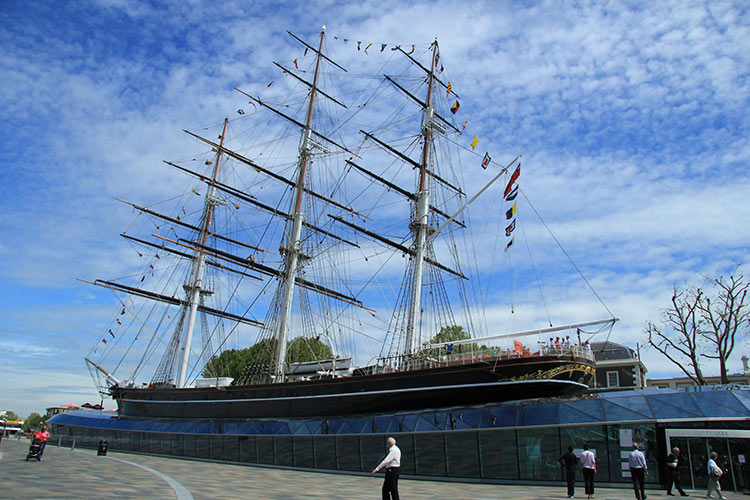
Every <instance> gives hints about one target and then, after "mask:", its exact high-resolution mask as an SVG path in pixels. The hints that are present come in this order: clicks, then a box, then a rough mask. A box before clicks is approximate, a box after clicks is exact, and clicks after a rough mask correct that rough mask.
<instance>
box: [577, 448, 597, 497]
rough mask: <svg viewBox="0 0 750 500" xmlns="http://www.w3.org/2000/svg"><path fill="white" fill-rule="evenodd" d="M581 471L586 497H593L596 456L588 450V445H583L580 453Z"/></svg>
mask: <svg viewBox="0 0 750 500" xmlns="http://www.w3.org/2000/svg"><path fill="white" fill-rule="evenodd" d="M580 460H581V471H582V472H583V489H584V491H585V493H586V498H594V474H595V473H596V456H595V455H594V453H593V452H592V451H589V445H587V444H584V445H583V453H581V458H580Z"/></svg>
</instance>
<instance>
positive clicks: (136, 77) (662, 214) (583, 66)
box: [0, 0, 750, 404]
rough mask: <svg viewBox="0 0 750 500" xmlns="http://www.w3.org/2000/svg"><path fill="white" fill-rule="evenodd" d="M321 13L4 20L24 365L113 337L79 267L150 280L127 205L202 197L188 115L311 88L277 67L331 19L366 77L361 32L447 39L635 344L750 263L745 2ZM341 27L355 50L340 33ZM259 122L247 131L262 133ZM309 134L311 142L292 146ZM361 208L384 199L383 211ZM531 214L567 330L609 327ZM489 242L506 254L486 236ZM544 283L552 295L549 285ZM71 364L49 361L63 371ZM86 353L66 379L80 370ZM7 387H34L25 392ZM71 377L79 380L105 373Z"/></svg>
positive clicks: (213, 121) (18, 331) (7, 185)
mask: <svg viewBox="0 0 750 500" xmlns="http://www.w3.org/2000/svg"><path fill="white" fill-rule="evenodd" d="M316 7H317V8H315V9H313V8H311V7H308V6H301V5H299V6H298V5H297V4H294V3H282V4H280V5H276V4H272V3H268V4H267V5H266V8H262V9H257V8H251V7H249V6H248V5H246V4H243V3H230V4H222V5H219V6H217V5H213V4H211V6H210V8H209V7H208V4H206V3H203V2H197V1H196V2H188V3H185V4H179V5H177V4H175V5H172V6H167V7H151V6H148V5H144V4H142V3H140V2H129V1H125V0H107V1H105V0H102V1H99V2H93V3H92V4H91V5H90V6H89V10H87V16H86V18H85V19H84V20H81V21H80V22H79V21H78V17H77V14H78V10H77V8H76V7H67V8H62V7H61V8H58V9H56V10H54V11H48V10H46V9H44V8H41V7H36V8H31V7H30V8H29V9H30V10H28V11H19V10H16V11H13V10H11V11H10V12H9V13H8V17H9V19H10V21H9V22H8V23H6V24H5V25H4V26H3V28H2V29H0V43H2V44H3V47H4V51H3V54H2V55H0V58H1V59H0V63H1V64H2V66H3V68H4V70H3V77H4V84H3V86H2V87H0V107H2V109H3V110H4V111H5V112H4V117H5V119H4V122H3V123H2V124H0V144H3V146H2V151H3V155H2V158H0V208H1V209H2V210H3V217H2V219H0V236H1V237H0V254H2V256H3V259H2V261H1V262H0V278H2V280H0V282H3V283H5V284H3V285H0V290H2V294H3V296H6V295H7V296H8V297H9V299H10V300H9V303H8V307H6V308H5V309H3V315H4V317H8V318H10V319H11V321H9V325H10V328H9V327H8V325H4V328H3V329H2V330H0V348H4V349H5V350H6V351H7V352H9V353H10V354H9V358H8V359H9V363H10V364H12V365H13V366H22V364H23V362H25V359H26V358H24V356H37V357H43V358H44V359H47V356H48V353H49V352H50V351H49V349H56V348H58V347H63V348H65V350H64V351H63V354H62V355H63V356H65V357H66V358H68V357H69V358H77V359H80V357H81V356H82V355H83V354H85V352H86V350H87V349H88V347H89V346H90V345H91V344H93V343H94V342H96V336H97V335H98V334H100V333H101V332H102V331H103V328H104V325H106V324H107V321H110V316H109V309H108V307H109V306H111V304H112V300H111V299H112V297H111V295H110V294H108V293H102V292H101V291H100V290H92V289H88V288H85V287H84V285H78V284H77V283H76V282H75V281H74V280H75V278H76V277H85V278H96V277H112V276H121V275H122V274H124V273H137V272H138V271H134V269H138V268H139V266H142V263H143V259H140V258H139V257H138V256H137V254H136V253H135V252H134V251H133V250H132V249H131V248H130V247H129V246H127V245H126V244H123V243H124V242H123V241H120V240H121V239H120V238H118V237H117V235H118V234H119V233H120V232H121V231H122V230H123V229H125V228H126V227H127V226H128V224H129V223H130V221H131V216H132V213H131V210H130V209H129V208H128V207H127V206H124V205H121V204H119V203H117V202H115V201H113V198H114V197H120V198H124V199H126V200H131V201H134V202H138V203H142V204H144V205H150V204H152V203H155V202H156V201H159V200H163V199H165V198H168V197H171V196H174V195H175V194H178V193H180V192H183V191H187V192H189V190H190V188H191V187H193V186H192V185H191V184H190V183H191V182H192V180H191V179H188V178H186V177H179V176H175V175H174V172H173V171H171V170H170V169H169V168H168V167H166V166H165V165H163V164H162V163H161V160H162V159H164V158H167V159H176V160H179V161H181V160H183V159H191V158H194V157H196V156H199V155H202V154H205V151H206V149H207V148H204V147H203V146H202V145H199V144H197V143H196V142H195V141H194V140H192V139H190V138H188V137H186V136H185V134H183V133H182V132H181V129H182V128H188V129H191V130H201V133H205V134H206V135H207V136H209V137H211V136H213V134H214V133H215V130H217V129H218V127H219V124H220V122H221V120H222V118H223V116H224V115H230V116H231V117H233V118H235V117H237V115H236V110H237V109H238V108H240V107H244V108H245V109H246V111H248V112H250V109H251V105H249V104H246V100H245V99H244V98H243V97H241V96H240V95H239V94H237V93H236V92H234V91H233V90H232V88H233V87H235V86H237V87H240V88H243V89H244V90H247V91H248V92H251V93H253V94H256V93H257V94H261V95H264V96H265V95H269V96H273V95H279V94H281V91H280V90H279V89H282V88H292V87H291V85H292V83H293V82H290V81H288V79H284V78H283V77H282V76H281V75H279V74H278V73H277V72H275V71H274V70H275V68H274V67H273V66H272V64H271V61H274V60H276V61H286V64H291V63H290V61H292V60H293V59H294V58H298V57H300V55H301V53H302V51H303V49H301V48H300V46H299V45H297V43H296V42H294V41H293V40H291V39H289V38H288V37H287V36H286V33H285V30H286V29H290V30H291V31H294V32H297V33H300V34H302V35H303V37H304V38H306V39H308V40H312V39H314V38H315V37H316V36H317V35H316V33H317V32H318V31H317V30H318V29H319V26H320V25H321V24H327V25H328V34H329V40H328V46H329V48H330V49H331V53H332V54H333V55H334V56H335V57H334V58H336V59H337V60H340V61H341V62H342V63H343V64H345V65H346V66H348V67H351V68H359V67H361V63H362V61H363V60H365V59H364V57H369V59H366V60H367V61H368V62H369V63H370V66H369V67H367V68H364V69H361V71H362V72H364V71H369V72H376V73H380V72H382V71H384V70H383V69H382V68H380V67H377V66H376V62H377V61H379V60H380V59H377V58H376V57H372V56H363V54H362V53H361V52H360V53H358V52H357V51H356V48H355V45H354V42H355V41H356V40H373V41H374V42H375V47H376V48H377V44H378V43H380V42H381V41H382V42H387V43H400V44H403V45H405V46H409V45H410V44H411V43H415V42H416V43H418V45H419V47H420V48H421V49H420V50H424V49H425V48H426V47H427V44H429V43H430V42H431V41H432V40H433V39H434V38H435V36H437V37H438V38H439V42H440V47H441V55H442V60H443V62H444V64H445V66H446V73H445V74H444V77H445V79H447V80H451V81H452V82H453V85H454V88H456V89H457V91H458V92H459V94H460V95H461V96H462V97H461V112H460V113H459V115H458V116H457V121H458V122H459V123H460V122H462V121H463V120H464V119H465V118H469V120H470V125H469V128H468V130H467V136H468V137H471V135H472V134H473V133H477V135H478V136H479V137H480V139H481V142H480V146H479V149H482V150H489V151H491V153H492V154H493V158H495V159H496V161H498V162H499V163H502V162H503V160H501V159H504V160H505V161H507V160H509V159H510V158H512V157H513V156H515V154H516V153H523V155H524V160H523V165H524V167H523V176H522V187H523V190H524V192H525V193H526V194H527V195H528V197H529V199H530V200H531V202H533V203H534V206H535V207H536V209H537V210H538V211H539V212H540V213H541V214H542V216H543V217H544V220H545V221H546V222H547V223H548V224H549V225H550V226H551V227H552V229H553V231H554V233H555V235H556V236H557V237H558V238H559V240H560V241H561V242H562V243H563V245H564V247H565V249H566V250H567V251H568V252H569V253H570V255H571V256H572V258H573V260H574V262H576V264H577V265H578V266H579V268H581V269H582V270H583V272H584V274H585V276H586V277H587V278H588V279H589V280H590V281H591V282H592V283H594V286H595V289H596V290H598V292H599V293H600V295H601V296H602V297H603V298H604V300H605V302H606V303H607V304H608V306H609V307H610V309H611V310H612V311H613V312H614V313H615V314H616V315H617V316H619V317H621V318H622V321H621V322H620V323H619V324H618V325H617V326H616V327H615V329H614V330H613V332H612V339H613V340H618V341H622V342H623V343H626V344H628V345H630V346H631V347H633V344H634V342H635V340H636V339H640V341H642V333H641V330H642V326H643V324H644V323H645V321H646V320H649V319H652V320H653V319H656V318H657V317H658V314H659V309H660V307H663V306H664V305H666V304H667V303H668V302H667V301H668V298H669V294H670V290H671V287H672V285H673V284H674V283H678V284H679V283H683V282H685V281H695V280H697V279H700V278H699V276H700V274H701V273H704V272H707V273H712V272H716V271H717V270H720V269H722V268H723V267H724V266H725V265H726V264H727V263H728V262H730V261H731V260H733V259H741V258H743V257H744V254H746V253H747V247H748V243H749V242H750V234H748V230H747V229H746V226H747V224H745V221H746V220H747V219H748V218H749V217H750V213H748V208H747V206H748V204H747V203H746V199H747V197H748V194H750V184H748V183H747V182H746V177H747V176H746V172H747V168H748V160H749V159H750V143H749V141H748V140H747V137H748V132H749V129H750V127H749V125H750V120H749V119H748V117H747V113H746V109H747V107H748V78H749V77H750V73H749V71H748V68H750V64H749V63H750V61H749V60H748V58H749V57H750V56H748V54H750V51H748V48H749V47H748V40H750V28H748V26H750V23H749V22H748V19H747V16H748V14H747V13H746V12H745V11H744V10H743V9H742V8H741V7H739V6H737V5H734V4H732V3H729V2H726V3H716V2H714V3H710V4H706V5H698V4H690V3H684V2H667V3H660V4H651V3H647V2H643V3H636V4H632V3H628V4H622V3H620V2H611V3H606V4H602V3H600V2H590V3H584V4H580V5H578V6H576V7H571V6H567V5H564V4H561V3H559V2H554V1H547V2H542V3H540V4H536V5H531V6H529V5H525V4H522V3H511V4H500V5H498V4H497V3H496V2H479V3H477V4H472V7H471V8H469V7H468V6H466V7H460V6H457V5H456V4H455V3H452V2H429V3H428V2H418V3H415V4H410V5H404V4H403V3H400V2H381V3H378V4H374V5H362V4H346V3H337V2H318V3H317V5H316ZM282 11H283V15H282ZM334 35H341V36H342V37H343V36H346V37H349V38H351V40H352V41H351V42H350V43H349V44H348V45H344V44H343V42H342V41H341V40H338V41H335V40H332V39H331V38H330V37H332V36H334ZM389 55H390V54H388V53H386V54H385V56H389ZM377 64H379V63H377ZM270 81H274V87H271V88H270V89H269V88H267V87H266V85H267V83H268V82H270ZM274 92H277V93H274ZM409 109H410V110H411V111H414V110H415V109H416V108H409ZM244 123H248V122H238V123H236V124H235V123H233V124H232V133H233V134H234V133H235V130H236V131H237V133H238V134H240V133H241V132H240V130H241V126H242V125H243V124H244ZM202 129H205V132H204V131H203V130H202ZM251 135H253V136H254V135H255V131H253V132H252V134H250V135H247V136H240V137H238V139H239V140H240V141H243V142H244V144H248V142H249V141H250V136H251ZM289 143H290V144H292V143H294V144H293V145H292V146H290V147H294V146H295V145H296V138H295V139H293V140H291V141H289ZM259 151H260V150H252V151H249V152H248V154H251V153H252V154H257V153H259ZM480 154H481V153H480ZM199 161H200V160H199ZM456 161H457V166H460V172H461V174H462V175H464V176H465V177H466V180H467V182H468V184H469V186H471V187H472V188H474V189H475V190H476V189H478V187H480V186H481V184H482V183H483V182H484V180H483V178H482V177H480V175H475V174H473V170H472V169H475V168H476V161H478V160H475V159H474V158H473V157H471V158H469V159H466V158H460V159H457V160H456ZM287 174H288V175H291V174H290V173H289V172H287ZM404 179H407V178H406V177H404ZM399 180H401V179H399ZM195 185H196V186H199V183H197V182H196V183H195ZM470 192H471V191H470ZM360 201H362V206H363V207H364V209H368V208H370V207H369V206H368V203H366V202H368V201H370V200H366V199H364V200H360ZM400 207H401V205H399V204H398V202H393V204H389V205H388V206H387V207H380V209H379V212H378V215H379V216H380V217H388V218H389V219H388V220H390V217H392V216H393V215H394V214H395V213H396V211H397V210H398V209H399V208H400ZM487 207H492V208H493V209H498V207H497V206H496V205H492V204H491V203H490V202H489V201H485V200H483V201H482V202H481V203H480V204H478V207H477V209H478V210H477V213H478V214H479V215H481V210H482V209H484V210H487ZM498 210H499V209H498ZM473 219H474V221H475V222H477V221H482V219H481V217H478V216H474V217H473ZM520 220H521V222H522V223H523V225H524V231H525V236H526V238H528V241H529V245H530V248H531V250H532V253H533V254H534V258H535V265H536V266H537V267H538V269H539V270H540V271H545V272H548V273H549V274H551V276H552V277H551V278H547V279H544V280H543V282H544V285H545V287H550V290H549V291H548V292H547V293H548V298H549V301H550V303H553V302H554V303H555V304H556V305H554V306H551V311H552V315H553V319H554V320H555V322H558V321H560V322H562V321H568V318H576V317H578V316H579V315H580V314H581V313H585V314H589V313H590V314H593V315H595V316H598V314H600V313H601V311H602V308H601V307H600V306H599V305H598V304H597V301H596V299H595V297H593V296H592V295H591V293H590V292H589V291H587V289H586V287H585V285H576V286H578V287H580V288H576V292H575V293H570V292H569V289H568V287H569V286H572V283H573V282H574V278H576V273H575V270H574V268H573V267H572V266H571V265H570V263H568V262H567V259H566V258H565V257H564V255H562V254H561V253H560V252H559V250H557V249H556V248H555V245H554V242H552V241H551V240H550V239H549V237H548V235H546V234H545V233H546V232H545V230H544V229H543V228H537V229H534V228H533V224H534V223H535V222H536V221H535V220H534V217H533V215H532V213H531V210H530V207H528V206H521V213H520ZM141 222H142V221H141ZM253 230H254V231H257V232H258V234H260V232H261V231H260V229H258V228H253ZM405 234H407V232H406V231H401V232H398V231H396V230H393V234H391V235H390V236H391V237H393V238H394V239H398V238H400V237H402V236H403V235H405ZM477 234H478V235H480V237H482V236H484V235H486V232H484V231H479V232H478V233H477ZM519 243H520V241H519ZM478 246H479V247H480V249H481V250H485V251H486V252H491V251H492V249H491V248H490V247H491V241H490V240H483V241H480V242H479V243H478ZM273 250H274V251H275V250H276V249H273ZM499 253H501V252H499ZM518 253H519V254H520V251H519V252H518ZM501 257H503V258H505V257H506V256H505V255H502V256H501ZM514 259H515V257H514ZM517 260H518V261H520V262H517V264H518V265H519V267H520V268H526V269H529V266H530V264H529V263H528V262H523V261H521V259H520V258H519V259H517ZM527 260H528V259H527ZM373 262H380V261H379V259H373ZM370 264H371V265H372V264H373V263H370ZM402 264H403V262H402V259H401V258H398V259H392V260H391V261H390V262H389V263H388V267H387V268H386V269H387V276H388V278H389V280H384V281H385V283H383V284H382V285H383V286H384V287H387V286H389V285H390V284H391V283H392V282H393V283H395V281H396V279H397V278H398V277H399V276H400V274H401V273H402V267H401V266H402ZM483 265H487V263H483ZM502 265H504V264H503V263H496V266H495V269H498V268H501V267H502ZM357 276H359V275H357ZM391 277H395V279H393V280H391ZM524 283H527V284H533V285H534V286H535V282H534V280H533V279H529V280H528V282H524ZM509 289H510V285H507V284H503V286H502V287H496V288H495V289H494V290H493V294H492V295H491V297H492V298H493V299H495V300H493V301H492V302H491V303H490V306H491V307H490V311H489V312H488V314H487V317H488V318H490V319H491V321H492V324H493V325H503V327H509V328H510V327H513V326H514V320H513V319H509V318H508V313H507V309H508V301H509V297H510V296H511V292H510V290H509ZM514 293H517V294H518V298H519V300H521V299H522V301H521V302H519V303H518V305H519V308H518V311H519V313H518V316H519V317H520V316H521V311H524V313H525V314H527V316H526V317H525V319H526V320H528V321H529V322H535V321H541V320H539V319H538V318H543V316H544V314H541V313H540V308H539V307H538V298H536V297H533V296H532V294H531V293H530V292H527V291H526V290H525V289H519V290H515V291H514ZM572 298H574V299H575V300H572ZM497 303H502V304H503V306H502V308H503V310H504V312H501V311H500V310H499V308H500V306H498V305H497ZM100 304H103V305H101V306H100ZM5 315H7V316H5ZM378 321H380V320H378ZM571 321H572V320H571ZM488 322H489V320H488ZM743 349H745V347H744V346H743ZM367 354H370V355H371V353H370V352H368V353H367ZM739 355H740V354H739V351H738V355H737V358H738V357H739ZM645 356H646V358H645V359H647V360H648V362H649V363H653V366H649V369H650V375H651V374H653V373H656V372H658V371H659V370H663V371H664V373H668V372H669V370H670V368H668V367H663V366H662V364H661V363H660V360H659V359H658V357H655V356H654V355H653V353H649V352H646V353H645ZM68 363H73V362H72V361H69V362H68ZM733 363H734V364H735V365H736V360H733ZM64 364H65V363H61V364H60V365H58V363H57V362H56V363H55V366H53V367H51V368H49V369H50V370H53V373H54V375H55V377H56V376H57V375H59V374H60V373H61V368H63V366H62V365H64ZM75 364H77V365H76V366H78V368H75V367H71V366H64V369H70V370H71V371H72V372H74V373H78V372H77V371H76V370H79V369H80V363H79V362H78V361H76V362H75ZM39 369H40V370H41V371H42V372H46V371H47V370H48V368H46V367H41V368H39ZM11 376H12V377H13V380H14V381H16V382H17V383H16V385H18V386H19V387H21V388H23V386H24V385H25V384H26V382H21V380H22V379H21V378H20V377H19V376H15V375H11ZM72 380H73V381H72V382H70V383H66V384H65V385H74V384H77V383H81V384H82V385H81V387H84V386H86V384H88V382H86V383H83V382H82V381H81V380H80V379H78V378H74V379H72ZM35 383H37V382H35ZM85 391H88V389H85V390H84V392H85ZM60 394H66V395H68V394H70V395H71V396H72V394H71V393H70V392H61V393H60ZM14 397H15V396H14ZM59 399H65V398H62V397H60V398H59ZM60 402H61V401H55V402H54V404H57V403H60ZM62 402H68V401H62Z"/></svg>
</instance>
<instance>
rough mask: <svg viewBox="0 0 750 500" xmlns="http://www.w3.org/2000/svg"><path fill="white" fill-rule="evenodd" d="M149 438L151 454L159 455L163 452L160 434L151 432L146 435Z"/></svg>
mask: <svg viewBox="0 0 750 500" xmlns="http://www.w3.org/2000/svg"><path fill="white" fill-rule="evenodd" d="M146 435H147V436H148V443H149V447H148V449H149V453H153V454H155V455H158V454H159V452H160V451H161V442H160V439H159V436H160V434H158V433H154V432H149V433H148V434H146Z"/></svg>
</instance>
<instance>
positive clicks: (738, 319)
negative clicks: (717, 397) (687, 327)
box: [698, 274, 750, 384]
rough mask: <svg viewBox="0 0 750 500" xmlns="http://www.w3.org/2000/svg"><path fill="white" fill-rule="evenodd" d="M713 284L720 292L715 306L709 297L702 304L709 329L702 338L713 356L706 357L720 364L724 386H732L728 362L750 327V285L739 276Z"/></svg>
mask: <svg viewBox="0 0 750 500" xmlns="http://www.w3.org/2000/svg"><path fill="white" fill-rule="evenodd" d="M713 284H714V288H715V289H716V291H717V292H718V293H717V295H716V300H715V301H713V302H712V301H711V299H710V298H709V297H706V298H705V300H702V301H700V302H699V303H698V309H699V310H700V315H701V317H702V318H703V321H704V322H705V326H706V328H705V329H704V330H703V331H702V332H701V335H702V336H703V338H704V339H705V340H706V343H707V344H708V345H709V346H710V348H711V352H712V353H711V354H708V353H705V354H703V356H705V357H706V358H710V359H718V360H719V369H720V373H721V383H722V384H728V383H729V378H728V377H727V359H729V356H730V355H731V354H732V351H733V350H734V345H735V337H736V336H737V333H740V334H745V333H747V330H748V324H750V310H748V308H747V305H746V304H745V297H746V296H747V289H748V287H750V283H748V282H747V281H745V277H744V276H743V275H742V274H739V276H734V275H733V276H730V277H729V279H727V280H725V279H724V277H722V276H720V277H718V278H716V279H714V280H713Z"/></svg>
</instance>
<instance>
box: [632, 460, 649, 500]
mask: <svg viewBox="0 0 750 500" xmlns="http://www.w3.org/2000/svg"><path fill="white" fill-rule="evenodd" d="M630 477H631V478H632V479H633V490H635V498H636V500H646V471H645V469H643V467H638V468H637V469H633V468H631V469H630Z"/></svg>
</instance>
